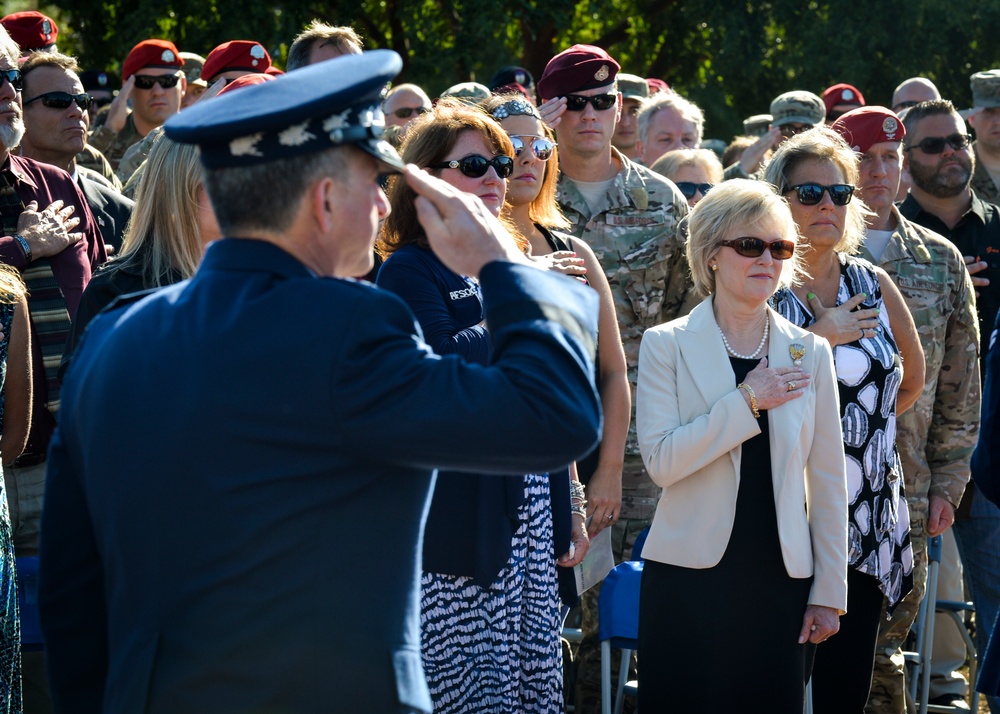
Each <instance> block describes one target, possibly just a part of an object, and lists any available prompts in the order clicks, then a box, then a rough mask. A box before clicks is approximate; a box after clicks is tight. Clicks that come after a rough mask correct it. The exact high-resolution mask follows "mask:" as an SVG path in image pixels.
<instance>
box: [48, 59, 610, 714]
mask: <svg viewBox="0 0 1000 714" xmlns="http://www.w3.org/2000/svg"><path fill="white" fill-rule="evenodd" d="M332 62H334V63H336V64H335V65H334V64H331V62H325V63H322V64H321V65H315V66H313V67H308V68H305V69H303V70H300V71H298V72H294V73H291V74H289V75H287V76H285V77H281V78H279V79H277V80H275V81H273V82H268V83H265V84H261V85H257V86H253V87H248V88H246V89H243V90H241V91H240V92H234V93H232V94H229V95H225V96H221V97H218V98H216V99H213V100H212V101H210V102H204V103H199V104H197V105H195V106H193V107H191V108H189V109H187V110H185V111H184V112H182V113H180V114H178V115H176V116H175V117H173V118H172V119H171V120H170V121H169V122H168V123H167V124H166V126H165V129H166V133H167V135H168V136H169V137H171V138H172V139H174V140H176V141H181V142H189V143H196V144H198V145H199V146H200V148H201V153H202V161H203V163H204V165H205V169H206V177H205V185H206V189H207V191H208V194H209V197H210V198H211V201H212V204H213V206H214V208H215V212H216V215H217V217H218V220H219V224H220V227H221V228H222V230H223V234H224V235H226V236H228V237H227V238H224V239H223V240H220V241H217V242H215V243H213V244H212V245H210V246H209V247H208V249H207V251H206V253H205V256H204V259H203V261H202V264H201V267H200V268H199V270H198V273H197V274H196V275H195V277H194V278H192V279H191V280H189V281H186V282H184V283H181V284H178V285H175V286H171V287H168V288H164V289H162V290H160V291H158V292H156V293H154V294H152V295H149V296H145V297H143V298H142V299H138V300H136V299H133V300H132V301H130V302H127V303H126V304H123V305H118V306H115V305H112V306H111V308H110V309H109V311H106V312H104V313H102V314H101V315H99V316H98V317H97V318H95V319H94V321H93V322H92V323H91V324H90V326H89V327H88V329H87V331H86V333H85V334H84V336H83V339H82V341H81V343H80V345H79V348H78V351H77V353H76V354H75V356H74V359H73V362H72V364H71V365H70V368H69V370H68V373H67V375H66V379H65V385H64V388H63V402H62V411H61V421H60V424H59V429H58V431H57V434H56V436H55V437H54V439H53V443H52V448H51V451H50V454H49V458H50V460H51V461H50V466H49V480H48V483H47V489H48V490H47V498H46V504H45V512H44V516H43V527H42V528H43V532H42V538H41V541H42V542H41V583H40V594H39V599H40V610H41V618H42V627H43V630H44V633H45V636H46V642H47V645H46V646H47V657H48V664H49V674H50V680H51V686H52V690H53V695H54V699H55V702H56V706H57V709H58V710H61V711H67V712H69V711H72V712H99V711H100V712H122V713H125V712H127V713H129V714H133V713H135V712H229V711H232V712H236V711H238V712H278V711H280V712H331V711H337V712H401V711H402V712H411V711H414V712H429V711H430V709H431V702H430V698H429V696H428V692H427V687H426V683H425V682H424V676H423V672H422V669H421V663H420V646H419V627H418V624H419V623H418V615H419V612H420V609H419V601H418V591H417V588H418V583H419V575H420V555H419V554H420V548H421V546H420V541H421V535H422V530H423V525H424V519H425V517H426V513H427V507H428V503H429V500H430V494H431V489H432V488H433V483H434V470H435V469H436V468H447V469H449V470H459V471H471V472H478V473H484V472H486V473H493V472H495V473H501V474H502V473H507V474H509V473H529V472H540V471H548V470H552V469H555V468H557V467H561V466H565V465H566V464H567V463H568V462H570V461H572V460H574V459H576V458H577V457H579V456H581V455H583V454H584V453H586V452H587V451H588V450H589V449H590V448H592V447H593V445H594V443H595V442H596V440H597V438H598V435H599V433H600V431H599V429H600V406H599V400H598V398H597V396H596V394H595V391H594V387H593V384H592V382H591V378H590V375H592V374H593V365H592V355H593V347H594V335H595V331H596V319H597V304H596V300H595V299H594V298H593V291H592V290H589V289H587V288H586V287H585V286H582V285H581V284H580V283H578V282H576V281H574V280H572V279H569V278H565V277H563V276H559V275H556V274H553V273H549V272H543V271H542V270H538V269H536V268H535V267H534V266H533V265H532V264H531V263H530V262H529V261H528V260H527V259H526V258H525V257H524V256H522V255H521V254H520V253H519V252H518V250H517V248H516V246H515V244H514V242H513V240H512V239H511V238H510V236H509V235H508V234H507V233H506V231H504V229H503V228H502V227H501V226H500V224H499V223H498V222H497V221H496V220H495V219H494V218H493V217H492V216H491V215H490V214H489V212H488V211H487V210H486V209H485V208H484V207H483V206H482V204H481V203H480V202H479V201H478V199H476V198H475V197H473V196H470V195H468V194H462V193H460V192H459V191H457V190H455V189H453V188H451V187H449V186H447V185H446V184H444V183H443V182H440V181H438V180H436V179H434V178H432V177H430V176H429V175H428V174H426V173H424V172H422V171H419V170H417V169H415V168H413V167H408V168H405V169H404V167H403V165H402V163H401V161H400V159H399V157H398V155H397V154H396V153H395V151H394V150H393V149H392V148H391V147H390V146H389V145H388V144H387V143H386V142H384V141H383V140H382V139H381V138H380V136H381V131H382V129H383V118H382V115H381V112H380V110H379V102H380V95H381V93H382V90H383V88H384V87H385V85H386V83H387V82H388V81H389V80H390V79H392V77H394V76H395V75H396V74H397V73H398V71H399V70H400V68H401V66H402V63H401V60H400V58H399V56H398V55H396V54H395V53H394V52H390V51H374V52H369V53H366V54H364V55H353V56H345V57H341V58H339V59H336V60H332ZM401 170H402V171H403V172H404V174H405V176H406V180H407V181H408V182H410V184H411V185H412V186H413V188H414V190H415V191H416V192H417V194H418V195H419V198H418V199H417V201H418V209H419V212H420V218H421V222H422V224H423V225H424V227H425V229H426V231H427V234H428V238H429V239H430V241H431V244H432V247H433V248H434V250H435V251H437V253H438V254H439V255H440V256H441V259H442V260H443V261H444V262H445V263H446V264H447V265H448V267H449V268H451V269H452V270H454V271H455V272H457V273H461V274H465V275H471V276H478V279H479V280H480V283H481V285H482V289H483V293H484V296H485V300H486V313H487V323H488V324H489V328H490V334H491V337H492V339H493V344H494V358H493V361H492V363H491V364H490V365H489V366H486V367H484V366H480V365H474V364H471V363H464V362H462V361H461V360H459V359H457V358H454V357H440V356H437V355H435V354H433V353H432V352H431V350H430V348H429V347H427V345H426V344H425V343H424V342H423V339H422V337H421V335H420V331H419V328H418V327H417V325H416V323H415V320H414V318H413V316H412V314H411V313H410V312H409V311H408V309H407V308H406V306H405V305H404V304H403V302H402V301H400V300H399V299H398V298H396V297H395V296H393V295H391V294H389V293H387V292H384V291H382V290H380V289H378V288H376V287H375V286H373V285H371V284H369V283H365V282H359V281H355V280H351V279H349V278H348V276H351V275H361V274H364V273H366V272H367V271H368V270H369V269H370V268H371V262H370V261H371V256H372V245H373V242H374V236H375V231H376V228H377V225H378V221H379V220H380V219H381V218H383V217H384V216H385V215H386V213H387V211H388V203H387V201H386V199H385V197H384V195H383V194H382V192H381V191H380V189H379V185H378V178H379V175H380V174H381V173H385V172H395V171H401ZM390 434H391V437H390V436H389V435H390ZM359 553H360V554H363V555H361V556H359V555H358V554H359Z"/></svg>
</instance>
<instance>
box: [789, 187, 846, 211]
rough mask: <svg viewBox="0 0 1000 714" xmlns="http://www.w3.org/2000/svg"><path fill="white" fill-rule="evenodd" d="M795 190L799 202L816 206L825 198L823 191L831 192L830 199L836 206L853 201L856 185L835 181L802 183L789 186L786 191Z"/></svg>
mask: <svg viewBox="0 0 1000 714" xmlns="http://www.w3.org/2000/svg"><path fill="white" fill-rule="evenodd" d="M789 191H795V193H796V194H798V197H799V203H801V204H802V205H803V206H815V205H816V204H817V203H819V202H820V201H822V200H823V193H824V192H829V194H830V200H831V201H833V205H835V206H846V205H847V204H848V203H850V202H851V197H852V196H853V195H854V186H852V185H851V184H849V183H835V184H833V185H832V186H823V185H822V184H818V183H800V184H799V185H798V186H789V187H788V188H787V189H785V193H788V192H789Z"/></svg>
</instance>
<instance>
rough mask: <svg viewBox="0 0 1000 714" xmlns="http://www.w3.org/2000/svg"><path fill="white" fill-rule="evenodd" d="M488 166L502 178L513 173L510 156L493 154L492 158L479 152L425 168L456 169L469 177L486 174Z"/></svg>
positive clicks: (512, 163) (512, 160)
mask: <svg viewBox="0 0 1000 714" xmlns="http://www.w3.org/2000/svg"><path fill="white" fill-rule="evenodd" d="M490 166H492V167H493V170H494V171H496V172H497V176H499V177H500V178H502V179H505V178H507V177H508V176H510V175H511V174H512V173H514V159H512V158H511V157H509V156H494V157H493V158H492V159H487V158H486V157H485V156H480V155H479V154H473V155H472V156H466V157H464V158H461V159H452V160H451V161H444V162H442V163H440V164H431V165H430V166H428V167H427V168H429V169H458V170H459V171H461V172H462V173H463V174H465V175H466V176H468V177H469V178H479V177H480V176H485V175H486V172H487V171H489V170H490Z"/></svg>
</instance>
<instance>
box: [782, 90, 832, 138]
mask: <svg viewBox="0 0 1000 714" xmlns="http://www.w3.org/2000/svg"><path fill="white" fill-rule="evenodd" d="M771 116H772V117H774V119H773V120H772V121H771V126H772V127H774V128H775V129H777V130H778V131H780V132H781V141H779V142H778V143H779V144H781V143H784V142H785V141H786V140H787V139H790V138H791V137H793V136H795V135H796V134H801V133H802V132H804V131H808V130H809V129H812V128H813V127H814V126H820V125H822V124H823V120H824V119H825V118H826V105H825V104H824V103H823V100H822V99H820V98H819V97H818V96H816V95H815V94H813V93H812V92H806V91H802V90H795V91H792V92H785V93H784V94H779V95H778V96H777V97H775V98H774V101H772V102H771Z"/></svg>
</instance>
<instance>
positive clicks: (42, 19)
mask: <svg viewBox="0 0 1000 714" xmlns="http://www.w3.org/2000/svg"><path fill="white" fill-rule="evenodd" d="M0 25H3V26H4V29H5V30H7V33H8V34H9V35H10V37H11V39H12V40H14V42H16V43H17V46H18V47H20V48H21V54H27V53H28V52H32V51H34V50H40V49H44V48H46V47H51V46H52V45H54V44H55V43H56V38H57V37H58V36H59V28H58V27H56V23H55V22H53V20H52V18H51V17H46V16H45V15H43V14H42V13H40V12H38V11H36V10H26V11H24V12H15V13H13V14H10V15H8V16H7V17H5V18H3V19H2V20H0Z"/></svg>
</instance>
